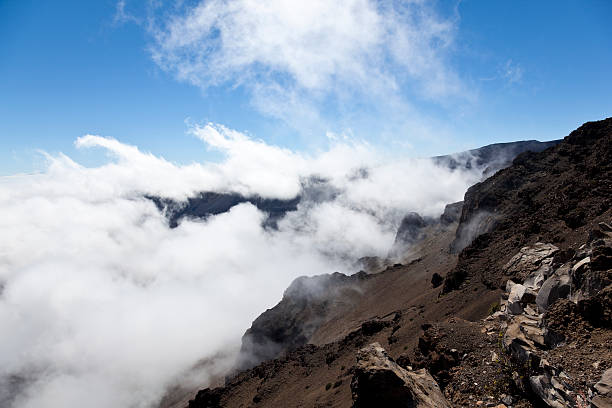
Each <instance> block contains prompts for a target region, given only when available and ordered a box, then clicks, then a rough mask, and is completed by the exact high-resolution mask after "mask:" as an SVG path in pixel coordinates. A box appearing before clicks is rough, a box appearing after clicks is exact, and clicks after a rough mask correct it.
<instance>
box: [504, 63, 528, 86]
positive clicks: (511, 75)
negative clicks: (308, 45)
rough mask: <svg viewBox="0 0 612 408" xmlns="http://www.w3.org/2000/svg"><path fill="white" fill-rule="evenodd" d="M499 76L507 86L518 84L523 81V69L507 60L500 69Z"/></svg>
mask: <svg viewBox="0 0 612 408" xmlns="http://www.w3.org/2000/svg"><path fill="white" fill-rule="evenodd" d="M501 76H502V78H503V79H504V80H506V81H507V82H508V83H509V84H516V83H519V82H521V80H522V79H523V68H522V67H521V66H520V65H519V64H518V63H516V62H514V61H512V60H511V59H509V60H508V61H506V63H505V64H504V66H503V67H502V69H501Z"/></svg>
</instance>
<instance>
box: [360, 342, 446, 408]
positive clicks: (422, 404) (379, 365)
mask: <svg viewBox="0 0 612 408" xmlns="http://www.w3.org/2000/svg"><path fill="white" fill-rule="evenodd" d="M351 392H352V395H353V407H355V408H374V407H381V406H383V407H406V408H409V407H410V408H412V407H419V408H444V407H450V405H449V404H448V402H447V401H446V399H445V398H444V395H443V394H442V392H441V391H440V387H439V386H438V384H437V383H436V381H435V380H434V379H433V378H432V377H431V375H429V373H427V371H426V370H424V369H421V370H417V371H412V370H407V369H405V368H402V367H400V366H399V365H398V364H397V363H396V362H395V361H393V359H391V357H389V355H388V354H387V352H386V351H385V350H384V349H383V348H382V347H381V346H380V344H378V343H372V344H370V345H369V346H367V347H364V348H362V349H361V350H359V352H358V354H357V364H356V365H355V367H354V374H353V379H352V381H351Z"/></svg>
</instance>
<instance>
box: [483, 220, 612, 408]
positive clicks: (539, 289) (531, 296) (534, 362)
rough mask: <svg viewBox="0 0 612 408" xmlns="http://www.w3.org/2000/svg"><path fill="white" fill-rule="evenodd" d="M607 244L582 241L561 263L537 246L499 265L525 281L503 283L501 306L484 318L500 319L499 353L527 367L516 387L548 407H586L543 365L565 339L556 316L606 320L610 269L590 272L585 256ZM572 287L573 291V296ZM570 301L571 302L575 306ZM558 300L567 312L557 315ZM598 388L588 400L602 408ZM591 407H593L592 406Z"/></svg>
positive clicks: (551, 250)
mask: <svg viewBox="0 0 612 408" xmlns="http://www.w3.org/2000/svg"><path fill="white" fill-rule="evenodd" d="M606 226H607V224H605V223H604V225H603V226H601V225H600V227H599V228H598V229H596V230H594V231H593V232H592V233H591V234H590V235H591V236H601V235H602V234H603V235H606ZM611 243H612V241H609V240H606V239H601V240H600V241H592V242H590V243H586V244H585V245H583V246H581V247H580V249H579V250H578V251H571V252H570V253H573V254H574V255H573V256H572V257H571V258H569V259H568V256H566V255H563V256H561V257H558V258H557V260H561V261H563V260H564V261H566V262H565V263H563V264H558V263H556V262H553V260H552V258H551V257H552V256H553V255H554V254H556V253H557V252H558V248H557V247H556V246H554V245H551V244H543V243H536V244H535V245H533V246H528V247H523V248H521V250H520V251H519V252H518V253H517V254H516V255H515V256H514V257H512V259H511V260H510V262H508V263H507V264H506V265H505V266H504V272H505V274H507V275H511V276H513V279H515V280H518V278H519V277H524V279H525V281H524V282H523V283H522V284H521V283H515V282H514V281H512V280H508V282H507V286H506V294H505V295H504V296H503V297H502V299H501V302H500V303H501V307H500V311H499V312H496V313H495V314H493V315H492V316H491V317H490V318H489V319H488V320H496V319H498V320H499V322H500V329H501V330H502V332H503V337H502V345H503V349H504V350H505V351H506V352H507V353H508V354H509V355H510V358H511V359H512V360H513V361H515V362H516V367H529V369H528V370H527V371H526V372H525V373H524V376H523V377H522V378H524V379H526V378H528V381H520V382H519V384H518V386H517V388H519V389H523V390H526V389H530V390H531V392H532V393H533V394H534V395H536V396H537V397H538V398H539V399H540V401H541V402H543V403H544V404H546V405H547V406H549V407H555V408H562V407H574V406H586V404H587V397H586V396H585V395H584V393H579V392H577V390H575V389H574V388H573V387H572V386H571V385H570V384H569V380H570V377H569V376H568V375H567V374H566V373H565V372H563V370H562V369H561V368H559V367H555V366H553V365H551V364H549V363H548V361H547V360H546V350H550V349H553V348H555V347H557V346H558V345H559V344H561V343H563V342H564V341H565V337H564V335H563V334H562V333H561V332H559V331H557V329H558V328H559V327H560V326H561V327H563V326H564V324H566V323H561V324H560V323H559V322H558V319H559V317H560V316H565V317H566V318H569V319H573V318H572V317H571V316H572V314H574V315H578V316H580V311H582V317H581V318H583V319H585V320H586V321H590V322H591V324H593V325H594V326H600V325H605V321H606V317H604V318H603V320H602V319H601V318H598V317H597V316H602V315H603V316H606V313H607V316H608V317H609V316H610V312H609V309H610V306H609V305H610V301H609V300H608V297H609V295H607V293H608V292H612V285H611V282H610V280H609V277H610V275H611V274H612V270H608V271H605V273H598V272H597V271H592V270H591V266H590V256H592V254H593V252H594V250H595V249H598V248H599V249H598V253H605V252H606V251H605V250H602V249H600V248H609V247H610V246H608V244H611ZM594 245H596V246H595V248H593V246H594ZM602 279H608V280H604V281H602ZM542 281H543V283H542ZM527 286H529V288H528V287H527ZM585 286H586V288H585ZM572 288H574V290H575V291H576V293H572ZM602 288H605V289H602ZM569 299H575V302H576V304H574V303H572V302H571V301H570V300H569ZM562 301H565V302H569V304H568V307H569V310H566V311H565V312H563V311H562V312H560V309H559V308H556V307H554V306H555V304H556V303H557V302H562ZM570 305H571V306H570ZM595 305H601V306H600V307H601V310H597V307H598V306H595ZM551 307H552V309H553V314H552V315H551V316H549V313H546V312H547V311H548V310H549V309H551ZM551 322H555V323H552V324H551ZM517 378H521V376H519V377H517ZM606 381H609V379H604V380H603V384H606ZM600 388H601V391H600V392H599V391H598V392H599V393H598V394H597V395H596V396H595V397H593V398H592V399H593V401H596V400H601V401H603V402H601V404H604V403H605V401H606V398H608V394H607V392H608V391H609V386H606V385H602V386H601V387H600ZM596 398H597V399H596ZM577 404H578V405H577ZM593 405H594V406H596V407H597V406H598V405H596V402H593ZM604 406H605V404H604Z"/></svg>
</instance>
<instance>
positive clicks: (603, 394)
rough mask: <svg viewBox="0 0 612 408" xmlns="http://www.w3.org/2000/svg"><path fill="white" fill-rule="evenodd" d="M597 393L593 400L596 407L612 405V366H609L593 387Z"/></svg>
mask: <svg viewBox="0 0 612 408" xmlns="http://www.w3.org/2000/svg"><path fill="white" fill-rule="evenodd" d="M593 388H594V389H595V392H596V393H597V394H596V395H595V396H594V397H593V398H592V400H591V402H592V403H593V406H594V407H596V408H610V407H612V368H608V369H607V370H606V371H605V372H604V373H603V375H602V376H601V380H599V382H598V383H597V384H595V386H594V387H593Z"/></svg>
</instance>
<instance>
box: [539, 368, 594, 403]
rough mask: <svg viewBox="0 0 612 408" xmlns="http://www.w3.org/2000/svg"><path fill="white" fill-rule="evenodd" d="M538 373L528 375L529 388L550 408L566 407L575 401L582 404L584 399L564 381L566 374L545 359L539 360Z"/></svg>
mask: <svg viewBox="0 0 612 408" xmlns="http://www.w3.org/2000/svg"><path fill="white" fill-rule="evenodd" d="M540 369H541V370H542V371H543V373H542V374H540V375H534V376H531V377H529V384H530V385H531V390H532V391H533V392H534V393H535V394H536V395H537V396H538V397H540V399H541V400H542V401H543V402H544V403H546V405H548V406H549V407H552V408H566V407H573V406H575V405H576V404H575V402H578V404H580V405H579V406H584V405H585V404H586V401H585V399H583V397H582V396H581V395H576V393H575V392H574V391H573V390H572V388H571V387H570V386H569V385H568V384H567V383H566V381H565V378H568V377H567V374H565V373H563V372H562V371H560V370H558V369H556V368H554V367H551V366H550V365H549V364H548V362H547V361H546V360H542V361H541V362H540Z"/></svg>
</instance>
